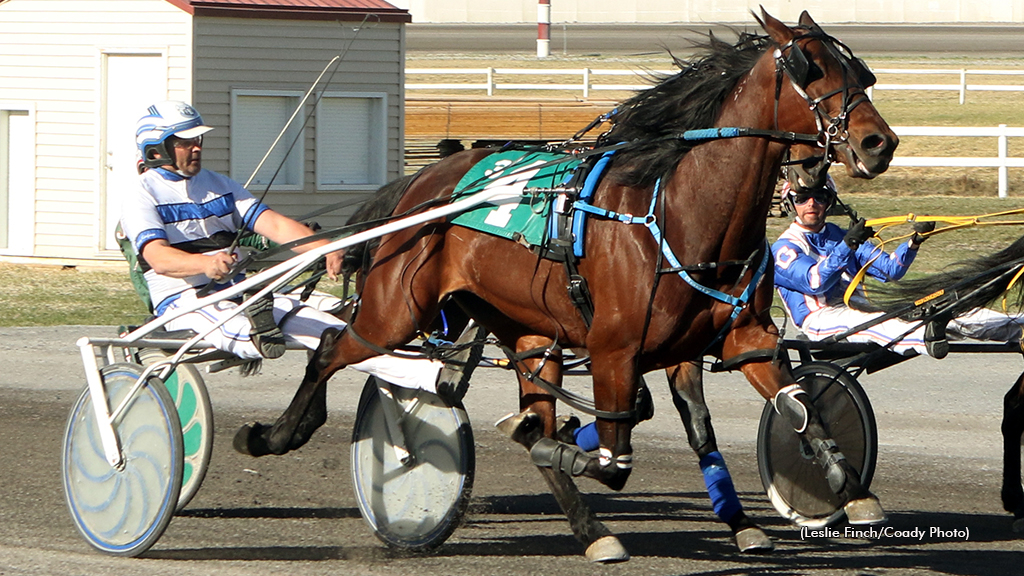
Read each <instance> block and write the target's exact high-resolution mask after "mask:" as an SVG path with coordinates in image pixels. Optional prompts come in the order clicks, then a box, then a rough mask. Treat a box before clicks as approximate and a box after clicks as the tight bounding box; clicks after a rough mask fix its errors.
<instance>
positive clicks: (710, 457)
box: [666, 362, 775, 552]
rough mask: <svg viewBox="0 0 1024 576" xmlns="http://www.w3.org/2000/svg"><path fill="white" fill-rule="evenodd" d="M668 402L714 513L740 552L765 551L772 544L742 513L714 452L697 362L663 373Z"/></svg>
mask: <svg viewBox="0 0 1024 576" xmlns="http://www.w3.org/2000/svg"><path fill="white" fill-rule="evenodd" d="M666 373H667V374H668V382H669V390H670V391H671V392H672V402H673V403H674V404H675V406H676V410H678V411H679V417H680V418H681V419H682V421H683V427H684V428H685V429H686V438H687V440H689V442H690V448H692V449H693V451H694V452H695V453H696V454H697V458H698V460H699V462H700V471H701V474H702V475H703V476H704V485H705V486H706V487H707V490H708V496H709V497H710V498H711V506H712V508H713V509H714V511H715V514H717V515H718V517H719V518H720V519H721V520H722V522H725V523H726V524H727V525H728V526H729V528H730V529H731V530H732V533H733V538H734V539H735V542H736V546H737V547H738V548H739V549H740V552H767V551H770V550H772V549H773V548H774V547H775V545H774V544H772V541H771V539H770V538H769V537H768V535H767V534H765V533H764V531H763V530H761V528H759V527H758V526H757V525H756V524H754V522H753V521H751V520H750V518H749V517H747V515H746V513H745V512H743V506H742V505H741V504H740V499H739V497H738V496H737V495H736V488H735V486H734V485H733V482H732V476H731V475H730V474H729V469H728V468H726V466H725V458H724V457H723V456H722V454H721V452H719V451H718V443H717V442H716V441H715V430H714V428H712V426H711V412H710V411H709V410H708V406H707V403H706V402H705V401H704V380H703V372H702V369H701V366H700V364H699V363H697V362H685V363H683V364H679V365H678V366H673V367H672V368H669V369H668V370H666Z"/></svg>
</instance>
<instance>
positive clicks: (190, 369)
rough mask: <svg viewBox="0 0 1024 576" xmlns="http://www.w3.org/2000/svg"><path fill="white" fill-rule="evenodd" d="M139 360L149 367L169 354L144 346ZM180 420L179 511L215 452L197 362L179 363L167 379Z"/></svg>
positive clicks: (207, 402) (207, 398) (210, 410)
mask: <svg viewBox="0 0 1024 576" xmlns="http://www.w3.org/2000/svg"><path fill="white" fill-rule="evenodd" d="M137 357H138V359H139V363H140V364H142V365H143V366H148V365H150V364H152V363H154V362H160V361H163V360H167V359H168V358H170V357H171V355H170V354H168V353H167V352H165V351H163V350H158V349H156V348H144V349H142V350H139V351H138V353H137ZM164 386H165V387H166V388H167V392H168V393H170V395H171V399H172V400H173V401H174V405H175V406H177V408H178V419H179V420H180V421H181V439H182V442H183V445H184V449H185V467H184V468H183V470H182V478H181V494H180V495H179V496H178V505H177V507H176V510H181V509H182V508H184V507H185V505H186V504H188V503H189V502H190V501H191V500H192V497H193V496H195V495H196V492H198V491H199V486H200V485H202V483H203V479H204V478H206V470H207V468H208V467H209V466H210V454H211V453H212V452H213V407H212V406H211V405H210V394H209V393H208V392H207V390H206V384H205V383H204V382H203V377H202V375H201V374H200V372H199V369H198V368H196V366H195V365H194V364H178V366H177V367H176V368H175V369H174V372H171V375H170V376H168V377H167V380H165V381H164Z"/></svg>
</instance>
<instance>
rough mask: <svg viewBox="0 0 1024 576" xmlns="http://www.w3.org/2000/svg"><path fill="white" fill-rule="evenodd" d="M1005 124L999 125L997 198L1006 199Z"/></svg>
mask: <svg viewBox="0 0 1024 576" xmlns="http://www.w3.org/2000/svg"><path fill="white" fill-rule="evenodd" d="M1006 156H1007V145H1006V124H1000V125H999V197H1000V198H1006V188H1007V170H1006Z"/></svg>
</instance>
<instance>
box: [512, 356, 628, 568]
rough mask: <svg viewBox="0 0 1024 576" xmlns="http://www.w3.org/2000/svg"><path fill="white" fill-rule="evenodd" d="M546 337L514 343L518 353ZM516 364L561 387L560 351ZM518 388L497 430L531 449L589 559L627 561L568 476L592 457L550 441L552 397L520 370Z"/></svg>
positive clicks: (610, 534)
mask: <svg viewBox="0 0 1024 576" xmlns="http://www.w3.org/2000/svg"><path fill="white" fill-rule="evenodd" d="M550 342H551V341H550V340H539V339H537V338H520V339H519V342H518V343H517V346H516V348H517V352H523V351H526V350H531V349H533V348H536V347H538V346H544V345H548V344H550ZM542 362H543V363H544V364H543V365H541V363H542ZM518 364H519V366H518V367H519V368H520V372H526V373H530V374H536V377H539V378H543V379H545V380H546V381H547V382H550V383H552V384H554V385H556V386H561V382H562V364H561V356H560V355H553V356H551V357H549V358H547V359H546V360H545V359H539V358H532V359H526V360H522V361H521V362H519V363H518ZM538 367H540V369H539V370H538ZM519 390H520V400H519V404H520V408H521V409H522V411H521V412H520V413H519V414H517V415H514V416H509V417H507V418H505V419H503V420H502V421H500V422H498V429H499V430H501V431H502V432H504V433H506V434H508V435H509V436H510V437H511V438H512V439H513V440H515V441H516V442H518V443H520V444H522V445H523V446H524V447H525V448H526V449H527V450H528V451H529V452H530V459H531V460H532V461H533V463H534V464H535V465H536V466H537V469H538V470H539V471H540V474H541V476H542V477H543V478H544V481H545V482H547V484H548V487H549V488H550V489H551V493H552V495H554V497H555V500H556V501H557V502H558V505H559V507H561V509H562V512H564V513H565V515H566V518H567V519H568V520H569V526H570V528H571V529H572V532H573V535H574V536H575V537H576V539H577V540H579V541H580V542H581V543H582V544H583V545H584V546H586V557H587V559H588V560H590V561H592V562H603V563H608V562H622V561H625V560H629V553H628V552H626V549H625V548H623V546H622V544H621V543H620V542H619V539H618V538H616V537H615V536H614V535H613V534H612V532H611V531H610V530H608V528H607V527H606V526H605V525H604V524H602V523H601V522H600V521H599V520H598V519H597V517H596V516H595V515H594V513H593V511H591V510H590V507H589V506H587V504H586V502H585V501H584V500H583V497H582V495H581V494H580V491H579V488H577V487H576V483H575V482H573V480H572V476H578V475H580V474H581V473H582V472H583V470H584V469H585V467H586V465H587V463H588V462H590V461H591V460H594V458H593V457H591V456H589V455H588V454H586V453H584V452H582V451H580V450H579V449H578V448H576V447H575V446H572V445H569V444H565V443H562V442H558V441H556V440H554V432H555V401H554V397H552V396H551V395H550V394H548V393H547V392H545V391H544V390H543V389H542V388H541V387H539V386H538V385H536V384H535V383H533V382H531V381H530V380H528V379H527V378H525V377H524V376H523V375H522V373H520V374H519Z"/></svg>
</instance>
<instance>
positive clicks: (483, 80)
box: [405, 68, 1024, 104]
mask: <svg viewBox="0 0 1024 576" xmlns="http://www.w3.org/2000/svg"><path fill="white" fill-rule="evenodd" d="M650 72H654V73H657V74H674V73H675V72H677V70H651V71H650ZM874 72H875V73H876V74H882V75H898V76H913V75H930V76H935V75H941V76H947V77H948V76H955V77H957V78H959V81H957V82H947V83H941V84H939V83H933V84H895V83H880V84H876V85H874V86H872V87H871V88H869V89H868V96H869V97H872V98H873V97H874V94H873V93H874V92H875V91H876V90H924V91H932V90H940V91H949V92H954V91H955V92H957V93H959V95H960V103H961V104H963V103H964V102H965V101H966V99H967V93H968V92H985V91H988V92H1024V83H1021V84H968V83H967V78H968V76H971V77H972V79H973V77H978V76H1024V70H967V69H936V70H913V69H903V68H877V69H875V70H874ZM405 74H406V76H407V77H408V76H461V77H468V78H471V80H470V81H467V82H445V83H423V82H408V83H406V84H405V89H406V90H484V91H486V92H487V95H488V96H493V95H494V93H495V91H497V90H570V91H576V90H579V91H581V92H582V93H583V97H584V98H589V97H590V94H591V92H594V91H602V90H604V91H609V90H617V91H632V90H643V89H646V88H650V84H648V83H639V84H636V83H633V84H630V83H615V82H612V83H598V82H596V81H595V79H596V78H601V77H615V76H618V77H622V76H630V77H634V78H641V73H640V72H638V71H636V70H596V69H593V68H539V69H529V68H407V69H406V70H405ZM505 76H513V77H514V76H545V77H548V78H555V79H569V78H574V77H575V78H578V80H575V81H572V82H564V83H546V84H524V83H509V82H498V81H496V79H495V77H505ZM477 80H480V81H477Z"/></svg>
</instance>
